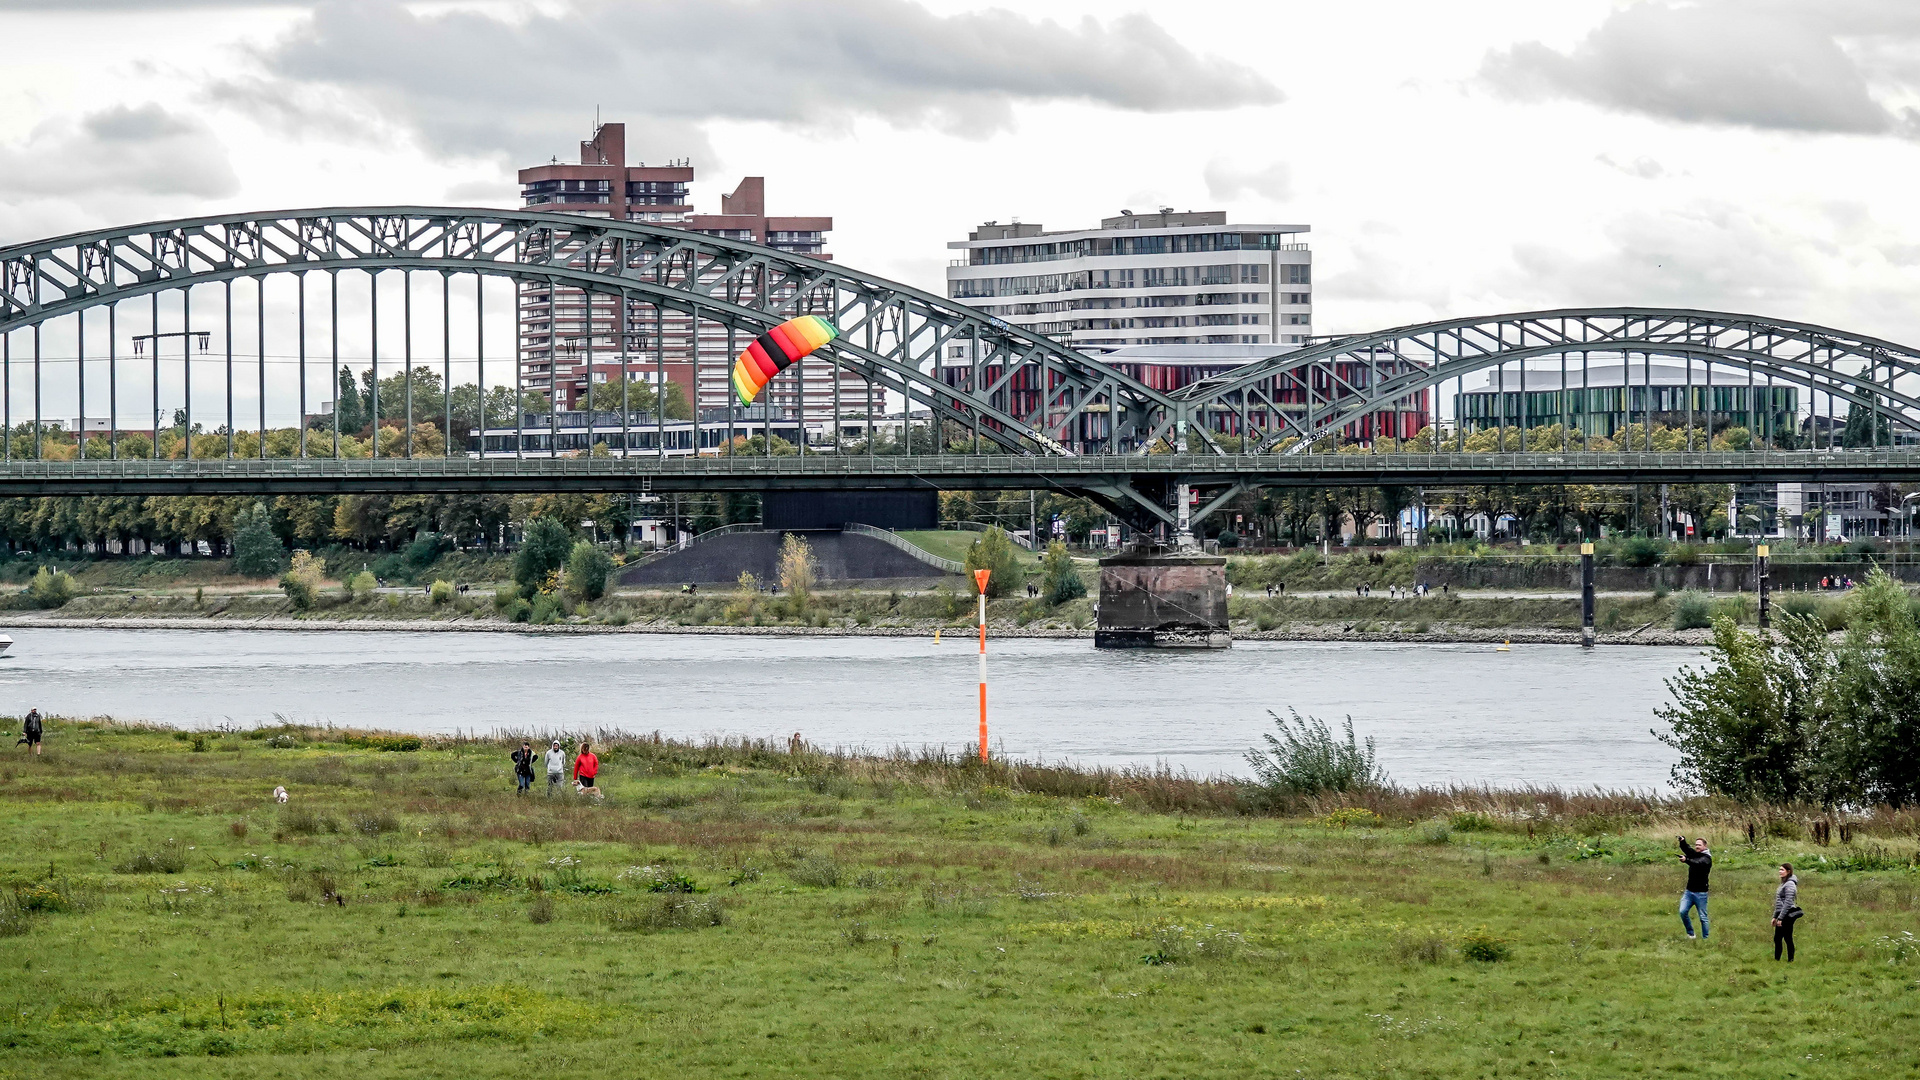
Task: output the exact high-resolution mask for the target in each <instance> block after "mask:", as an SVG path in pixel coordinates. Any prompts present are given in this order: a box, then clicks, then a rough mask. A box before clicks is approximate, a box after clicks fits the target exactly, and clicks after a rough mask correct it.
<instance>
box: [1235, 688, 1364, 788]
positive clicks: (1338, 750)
mask: <svg viewBox="0 0 1920 1080" xmlns="http://www.w3.org/2000/svg"><path fill="white" fill-rule="evenodd" d="M1287 714H1288V716H1290V717H1291V718H1292V719H1291V720H1287V719H1283V718H1282V717H1281V716H1280V715H1279V714H1278V713H1275V712H1273V711H1271V710H1269V711H1268V712H1267V715H1268V716H1270V717H1272V718H1273V724H1274V727H1276V728H1278V729H1279V732H1280V734H1279V736H1278V737H1275V736H1274V735H1272V734H1268V735H1265V736H1263V737H1264V738H1265V739H1266V740H1267V748H1266V749H1265V750H1260V749H1254V750H1249V751H1247V764H1249V765H1251V766H1253V772H1254V775H1255V776H1256V777H1257V778H1258V780H1259V783H1260V784H1261V785H1262V786H1264V787H1266V788H1268V789H1269V790H1270V791H1273V792H1275V793H1278V794H1286V795H1319V794H1323V793H1336V794H1345V793H1347V792H1359V791H1373V790H1378V789H1380V788H1385V787H1388V786H1389V785H1390V783H1391V782H1390V781H1389V780H1388V779H1387V774H1386V772H1385V771H1384V770H1383V769H1381V768H1380V765H1379V763H1378V762H1377V761H1376V760H1375V756H1374V744H1373V740H1372V739H1371V738H1369V739H1368V740H1367V741H1366V744H1365V746H1364V747H1363V746H1361V745H1360V744H1358V743H1356V742H1355V741H1354V737H1353V718H1352V717H1348V718H1347V726H1346V734H1347V737H1346V741H1345V742H1344V743H1342V742H1341V741H1340V740H1338V739H1336V738H1335V737H1334V734H1333V731H1332V729H1330V728H1329V727H1327V724H1326V722H1325V721H1323V720H1320V719H1318V718H1316V717H1310V716H1309V717H1303V716H1301V715H1300V714H1299V712H1297V711H1296V710H1294V709H1288V710H1287Z"/></svg>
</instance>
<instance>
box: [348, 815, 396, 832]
mask: <svg viewBox="0 0 1920 1080" xmlns="http://www.w3.org/2000/svg"><path fill="white" fill-rule="evenodd" d="M350 820H351V821H352V822H353V831H354V832H357V833H360V834H361V835H363V836H379V835H380V834H381V833H390V832H399V831H400V819H399V818H397V817H395V816H393V811H391V810H382V811H379V812H378V813H373V812H369V811H364V810H363V811H361V812H359V813H356V814H354V815H353V817H352V818H351V819H350Z"/></svg>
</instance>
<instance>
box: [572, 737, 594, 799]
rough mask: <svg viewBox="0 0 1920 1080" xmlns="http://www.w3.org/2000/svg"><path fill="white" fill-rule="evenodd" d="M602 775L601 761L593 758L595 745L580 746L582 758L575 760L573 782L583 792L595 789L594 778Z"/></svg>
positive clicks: (585, 743)
mask: <svg viewBox="0 0 1920 1080" xmlns="http://www.w3.org/2000/svg"><path fill="white" fill-rule="evenodd" d="M599 774H600V759H599V758H597V757H594V756H593V744H592V743H587V742H583V743H581V744H580V756H579V757H576V758H574V759H573V782H574V783H575V784H578V785H579V786H580V790H582V791H590V790H592V788H593V778H594V777H595V776H598V775H599Z"/></svg>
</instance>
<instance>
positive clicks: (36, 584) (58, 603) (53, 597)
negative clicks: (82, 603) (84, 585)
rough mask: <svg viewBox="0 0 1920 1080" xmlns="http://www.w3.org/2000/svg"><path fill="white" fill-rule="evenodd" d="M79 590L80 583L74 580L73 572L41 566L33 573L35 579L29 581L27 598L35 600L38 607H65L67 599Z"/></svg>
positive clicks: (71, 597)
mask: <svg viewBox="0 0 1920 1080" xmlns="http://www.w3.org/2000/svg"><path fill="white" fill-rule="evenodd" d="M79 591H80V585H79V583H78V582H76V581H74V580H73V575H72V574H69V573H67V572H66V571H65V570H60V571H55V570H53V569H52V568H50V567H46V566H43V567H41V568H40V569H39V571H38V572H36V573H35V574H34V575H33V580H32V581H30V582H28V583H27V599H29V600H31V601H33V603H34V606H36V607H43V608H57V607H65V606H66V603H67V601H69V600H71V599H73V597H74V595H75V594H76V593H78V592H79Z"/></svg>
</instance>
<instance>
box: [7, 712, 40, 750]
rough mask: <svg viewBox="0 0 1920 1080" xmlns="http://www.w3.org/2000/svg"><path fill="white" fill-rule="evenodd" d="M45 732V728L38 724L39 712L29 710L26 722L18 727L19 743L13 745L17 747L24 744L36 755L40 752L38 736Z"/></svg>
mask: <svg viewBox="0 0 1920 1080" xmlns="http://www.w3.org/2000/svg"><path fill="white" fill-rule="evenodd" d="M45 730H46V728H45V726H44V725H43V724H42V723H41V722H40V710H39V709H30V710H28V711H27V719H26V721H25V722H24V723H22V724H21V725H20V742H17V743H14V744H13V745H15V746H19V745H20V743H25V744H26V745H27V749H29V750H31V751H33V752H34V753H36V754H37V753H39V752H40V736H41V734H42V732H44V731H45Z"/></svg>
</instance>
